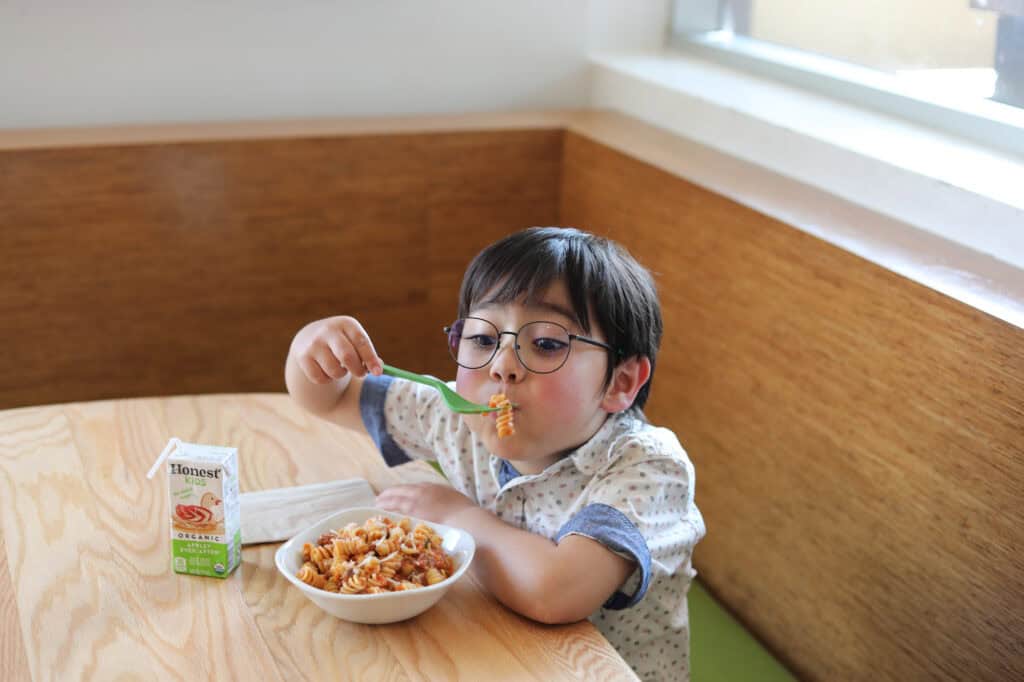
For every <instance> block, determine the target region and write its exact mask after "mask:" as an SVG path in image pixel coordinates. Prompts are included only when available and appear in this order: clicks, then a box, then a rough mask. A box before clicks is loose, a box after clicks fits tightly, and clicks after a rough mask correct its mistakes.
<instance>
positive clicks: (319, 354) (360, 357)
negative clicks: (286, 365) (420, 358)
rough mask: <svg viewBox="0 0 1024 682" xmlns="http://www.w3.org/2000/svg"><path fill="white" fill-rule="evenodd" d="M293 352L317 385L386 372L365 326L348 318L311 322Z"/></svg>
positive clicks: (341, 317) (293, 342) (332, 318)
mask: <svg viewBox="0 0 1024 682" xmlns="http://www.w3.org/2000/svg"><path fill="white" fill-rule="evenodd" d="M290 352H291V354H292V356H293V357H294V358H295V360H296V362H297V363H298V365H299V367H300V368H301V369H302V373H303V374H304V375H305V376H306V378H307V379H309V380H310V381H311V382H312V383H314V384H326V383H329V382H331V381H334V380H336V379H341V378H342V377H344V376H345V375H346V374H348V373H350V372H351V373H352V375H353V376H356V377H360V378H362V377H365V376H366V375H367V374H374V375H377V376H380V374H381V373H382V372H383V371H384V367H383V365H382V361H381V359H380V356H378V355H377V351H376V350H375V349H374V347H373V342H372V341H370V336H369V335H368V334H367V333H366V330H365V329H363V325H361V324H359V321H358V320H356V319H355V318H354V317H349V316H347V315H338V316H336V317H327V318H324V319H322V320H317V321H316V322H310V323H309V324H307V325H306V326H305V327H303V328H302V329H300V330H299V333H298V334H296V335H295V338H294V339H293V340H292V346H291V351H290Z"/></svg>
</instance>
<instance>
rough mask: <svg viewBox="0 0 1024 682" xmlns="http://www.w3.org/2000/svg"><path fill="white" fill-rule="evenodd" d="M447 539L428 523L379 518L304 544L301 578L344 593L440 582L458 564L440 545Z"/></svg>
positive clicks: (360, 592)
mask: <svg viewBox="0 0 1024 682" xmlns="http://www.w3.org/2000/svg"><path fill="white" fill-rule="evenodd" d="M441 544H442V539H441V536H440V535H438V534H437V532H436V531H435V530H434V529H433V528H431V527H430V526H428V525H427V524H425V523H420V524H417V525H416V527H415V528H414V527H413V526H412V521H411V520H410V519H408V518H404V519H402V520H401V521H399V522H397V523H396V522H395V521H393V520H392V519H390V518H389V517H387V516H374V517H372V518H370V519H367V520H366V522H365V523H363V524H362V525H359V524H356V523H350V524H348V525H347V526H345V527H344V528H340V529H338V530H336V531H330V532H328V533H324V534H323V535H321V536H320V538H319V539H318V540H317V542H316V543H315V544H314V543H311V542H307V543H306V544H305V545H303V547H302V561H303V564H302V567H301V568H300V569H299V571H298V573H297V574H296V576H297V577H298V579H299V580H301V581H302V582H304V583H306V584H307V585H312V586H313V587H316V588H319V589H321V590H326V591H328V592H337V593H339V594H380V593H382V592H401V591H404V590H414V589H417V588H420V587H426V586H429V585H436V584H437V583H439V582H441V581H442V580H445V579H447V578H449V577H450V576H451V575H452V573H454V572H455V562H454V561H453V560H452V558H451V557H450V556H448V554H446V553H445V551H444V550H443V549H442V548H441Z"/></svg>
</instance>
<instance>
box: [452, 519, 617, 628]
mask: <svg viewBox="0 0 1024 682" xmlns="http://www.w3.org/2000/svg"><path fill="white" fill-rule="evenodd" d="M448 523H449V524H450V525H453V526H457V527H459V528H464V529H465V530H467V531H469V533H470V534H471V535H472V536H473V539H474V540H476V556H475V558H474V560H473V563H474V564H475V568H474V571H475V573H476V575H477V577H479V578H480V580H481V581H482V582H483V583H484V586H485V587H487V589H489V590H490V591H491V592H492V593H493V594H494V596H495V597H497V599H498V601H500V602H501V603H502V604H504V605H505V606H508V607H509V608H510V609H512V610H513V611H516V612H517V613H521V614H522V615H524V616H526V617H527V618H532V619H533V620H536V621H540V622H542V623H552V624H554V623H572V622H575V621H578V620H582V619H584V618H586V617H587V616H589V615H590V614H592V613H594V612H595V611H597V610H598V609H599V608H600V607H601V605H603V604H604V603H605V602H606V601H607V600H608V598H609V597H610V596H611V595H612V594H613V593H614V592H615V590H617V589H618V588H619V587H621V586H622V584H623V583H624V582H626V579H627V578H629V576H630V574H631V573H632V572H633V571H634V569H635V568H636V563H634V562H633V561H630V560H629V559H625V558H623V557H621V556H619V555H618V554H616V553H614V552H612V551H611V550H610V549H608V548H607V547H605V546H604V545H602V544H601V543H599V542H597V541H596V540H591V539H590V538H588V537H584V536H582V535H568V536H566V537H564V538H562V540H561V542H559V543H558V544H555V543H554V542H552V541H551V540H549V539H548V538H545V537H543V536H541V535H537V534H535V533H531V532H529V531H525V530H521V529H519V528H516V527H515V526H511V525H509V524H507V523H505V522H504V521H502V520H501V519H499V518H498V517H496V516H495V515H494V514H491V513H490V512H489V511H487V510H485V509H482V508H480V507H476V506H473V507H467V508H465V509H463V510H461V511H459V512H457V513H455V514H453V515H452V516H451V518H450V519H448Z"/></svg>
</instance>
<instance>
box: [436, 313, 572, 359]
mask: <svg viewBox="0 0 1024 682" xmlns="http://www.w3.org/2000/svg"><path fill="white" fill-rule="evenodd" d="M509 334H511V332H507V333H504V334H502V333H500V332H499V331H498V328H497V327H495V326H494V325H493V324H491V323H490V322H488V321H487V320H482V319H480V318H476V317H467V318H465V319H461V320H456V321H455V322H454V323H452V325H451V327H450V330H449V332H448V352H449V353H450V354H451V356H452V358H453V359H454V360H455V362H457V363H458V364H459V365H462V366H463V367H466V368H468V369H478V368H480V367H483V366H484V365H486V364H487V363H488V362H490V361H491V358H493V357H494V356H495V354H496V353H497V351H498V346H499V344H500V342H501V341H500V340H501V338H502V337H504V336H508V335H509ZM515 341H516V343H515V346H514V347H515V352H516V355H518V356H519V361H520V362H521V363H523V366H524V367H526V368H527V369H528V370H530V371H531V372H538V373H545V372H553V371H555V370H556V369H558V368H559V367H561V366H562V365H563V364H565V361H566V358H568V357H569V344H570V341H571V339H570V337H569V332H568V330H566V329H565V328H564V327H562V326H561V325H558V324H555V323H554V322H530V323H528V324H525V325H523V326H522V327H521V328H520V329H519V332H518V333H517V335H516V336H515Z"/></svg>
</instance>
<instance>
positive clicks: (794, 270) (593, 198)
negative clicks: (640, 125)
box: [561, 134, 1024, 680]
mask: <svg viewBox="0 0 1024 682" xmlns="http://www.w3.org/2000/svg"><path fill="white" fill-rule="evenodd" d="M565 149H566V156H565V162H564V167H563V173H562V178H563V180H562V194H561V218H562V222H563V224H572V225H577V226H581V227H586V228H589V229H592V230H594V231H596V232H600V233H604V234H608V235H611V236H613V237H614V238H616V239H618V240H620V241H621V242H622V243H624V244H625V245H626V246H627V247H628V248H629V249H630V250H631V251H632V252H633V253H634V254H636V255H637V256H638V258H639V259H640V260H641V261H642V262H644V263H645V264H646V265H647V266H648V267H650V268H651V269H652V270H653V271H655V272H656V276H657V280H658V285H659V289H660V293H661V297H662V304H663V307H664V315H665V321H666V335H665V341H664V345H663V348H662V351H661V355H660V358H659V365H658V368H657V372H656V375H655V382H654V388H653V394H652V399H651V403H650V405H649V410H648V412H649V415H650V416H651V418H652V420H653V421H655V422H656V423H662V424H665V425H668V426H670V427H672V428H673V429H674V430H675V431H676V432H677V433H678V434H679V436H680V439H681V440H682V442H683V444H684V446H686V447H687V449H688V451H689V453H690V455H691V457H692V459H693V461H694V463H695V466H696V471H697V482H698V484H697V503H698V505H699V506H700V508H701V510H702V511H703V513H704V515H705V519H706V521H707V527H708V535H707V537H706V538H705V540H704V541H703V542H702V543H701V544H700V545H699V546H698V549H697V551H696V553H695V564H696V567H697V569H698V571H699V572H700V574H701V575H702V577H703V579H704V580H705V581H706V582H707V583H708V585H709V586H710V588H711V589H712V590H713V592H714V593H715V594H716V595H717V596H718V597H719V598H721V599H722V600H723V601H724V602H725V603H726V604H728V605H729V606H730V607H731V608H732V609H733V610H734V611H735V612H736V613H737V614H738V615H739V616H740V618H741V619H742V620H743V621H744V622H745V623H747V624H748V625H749V626H750V627H751V628H752V629H753V630H754V631H755V632H756V633H757V634H758V635H759V636H760V637H761V638H762V639H763V640H764V641H765V642H767V643H768V645H769V646H770V647H771V648H772V649H773V650H774V651H775V652H777V653H778V654H779V655H780V656H781V657H782V659H783V660H784V661H786V662H787V663H788V664H789V665H790V666H791V667H792V668H793V669H794V670H796V671H797V672H798V673H799V674H800V675H801V676H802V677H806V678H807V679H812V680H837V679H843V680H878V679H889V680H911V679H914V680H916V679H937V678H943V679H970V680H1008V679H1021V678H1024V553H1022V552H1021V551H1020V548H1021V547H1022V546H1024V505H1022V504H1021V494H1022V491H1024V352H1022V351H1024V330H1021V329H1018V328H1016V327H1013V326H1011V325H1008V324H1006V323H1004V322H1002V321H999V320H997V319H995V318H992V317H989V316H987V315H985V314H983V313H979V312H977V311H976V310H974V309H972V308H969V307H967V306H964V305H961V304H959V303H957V302H955V301H953V300H951V299H949V298H947V297H945V296H943V295H941V294H939V293H936V292H934V291H932V290H929V289H926V288H924V287H921V286H919V285H917V284H914V283H912V282H909V281H907V280H904V279H902V278H901V277H899V276H897V275H895V274H892V273H890V272H889V271H886V270H883V269H882V268H879V267H878V266H875V265H873V264H871V263H869V262H867V261H864V260H861V259H859V258H857V257H856V256H853V255H851V254H849V253H848V252H845V251H843V250H841V249H839V248H836V247H834V246H831V245H829V244H827V243H825V242H822V241H820V240H818V239H816V238H814V237H811V236H809V235H807V234H805V233H802V232H800V231H798V230H796V229H793V228H791V227H789V226H787V225H784V224H781V223H779V222H777V221H775V220H772V219H770V218H767V217H765V216H764V215H761V214H758V213H756V212H754V211H751V210H749V209H746V208H744V207H742V206H740V205H738V204H736V203H733V202H731V201H729V200H727V199H724V198H723V197H721V196H718V195H715V194H713V193H711V192H708V191H706V190H703V189H701V188H699V187H697V186H694V185H692V184H689V183H688V182H686V181H684V180H682V179H679V178H678V177H676V176H673V175H670V174H668V173H666V172H664V171H661V170H658V169H656V168H654V167H652V166H649V165H646V164H644V163H641V162H639V161H637V160H634V159H632V158H629V157H627V156H625V155H623V154H620V153H618V152H615V151H612V150H610V149H608V148H607V147H603V146H601V145H598V144H596V143H594V142H592V141H590V140H588V139H586V138H584V137H582V136H579V135H575V134H570V135H569V136H568V137H567V140H566V147H565Z"/></svg>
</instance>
